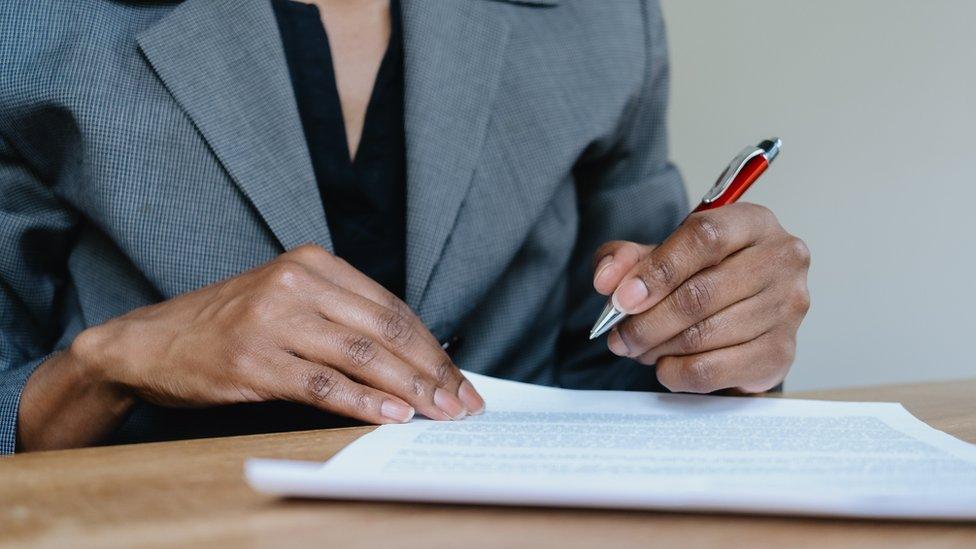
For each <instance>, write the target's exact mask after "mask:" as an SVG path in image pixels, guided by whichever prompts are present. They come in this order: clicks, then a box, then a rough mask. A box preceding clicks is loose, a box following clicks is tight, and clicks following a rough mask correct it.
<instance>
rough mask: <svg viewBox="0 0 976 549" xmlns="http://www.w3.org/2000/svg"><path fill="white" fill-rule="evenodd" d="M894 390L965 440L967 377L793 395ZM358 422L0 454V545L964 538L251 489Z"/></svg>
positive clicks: (882, 395) (336, 443)
mask: <svg viewBox="0 0 976 549" xmlns="http://www.w3.org/2000/svg"><path fill="white" fill-rule="evenodd" d="M788 396H794V397H803V398H820V399H828V400H877V401H897V402H902V403H903V404H905V406H906V407H907V408H908V409H909V410H911V411H912V413H914V414H915V415H917V416H918V417H919V418H921V419H923V420H925V421H926V422H928V423H929V424H931V425H933V426H934V427H936V428H938V429H942V430H944V431H947V432H949V433H952V434H953V435H955V436H957V437H960V438H962V439H965V440H968V441H970V442H976V380H971V381H963V382H951V383H933V384H920V385H900V386H889V387H879V388H870V389H851V390H842V391H823V392H815V393H794V394H790V395H788ZM368 431H369V428H365V427H364V428H352V429H337V430H332V431H309V432H302V433H290V434H276V435H258V436H246V437H231V438H223V439H207V440H195V441H185V442H168V443H160V444H144V445H135V446H116V447H106V448H91V449H84V450H69V451H61V452H44V453H38V454H26V455H19V456H14V457H9V458H3V459H0V544H12V545H13V544H38V545H48V546H59V547H84V546H99V547H105V546H109V547H137V546H138V547H145V546H187V545H204V544H206V545H208V546H214V545H216V546H275V547H284V546H292V545H296V544H306V543H307V544H315V545H317V546H322V547H329V548H338V547H370V548H374V547H393V546H406V547H423V548H425V549H429V548H431V547H464V548H465V549H468V548H470V547H513V546H527V547H558V548H560V549H564V548H570V547H594V546H600V547H604V548H610V547H620V546H642V547H646V546H649V545H656V544H659V545H663V546H674V547H704V546H725V547H729V546H733V547H750V548H751V547H755V546H771V547H807V546H809V547H812V546H816V547H822V546H841V545H842V546H846V547H896V546H905V547H907V546H918V547H922V546H924V547H950V546H953V547H957V546H966V547H976V524H928V523H911V522H870V521H855V520H825V519H800V518H775V517H754V516H735V515H693V514H672V513H654V512H618V511H589V510H554V509H528V508H502V507H475V506H470V507H468V506H445V505H419V504H389V503H350V502H329V501H283V500H276V499H274V498H270V497H267V496H263V495H260V494H256V493H254V492H252V491H251V490H250V489H249V488H248V487H247V486H246V485H245V484H244V480H243V476H242V464H243V461H244V459H245V458H247V457H254V456H256V457H276V458H293V459H310V460H324V459H325V458H328V457H329V456H331V455H333V454H334V453H335V452H336V451H338V450H339V449H340V448H342V447H343V446H344V445H346V444H348V443H350V442H351V441H353V440H355V439H356V438H357V437H359V436H361V435H363V434H364V433H367V432H368Z"/></svg>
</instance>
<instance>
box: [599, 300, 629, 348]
mask: <svg viewBox="0 0 976 549" xmlns="http://www.w3.org/2000/svg"><path fill="white" fill-rule="evenodd" d="M626 317H627V315H625V314H624V313H622V312H620V311H618V310H617V309H616V308H615V307H614V306H613V303H612V302H610V301H608V302H607V304H606V306H605V307H603V312H601V313H600V318H598V319H597V320H596V324H594V325H593V328H591V329H590V339H591V340H592V339H596V338H598V337H600V336H602V335H603V334H605V333H607V332H609V331H610V329H611V328H613V327H614V326H616V325H617V324H619V323H620V321H621V320H623V319H624V318H626Z"/></svg>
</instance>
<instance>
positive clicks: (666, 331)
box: [607, 251, 770, 357]
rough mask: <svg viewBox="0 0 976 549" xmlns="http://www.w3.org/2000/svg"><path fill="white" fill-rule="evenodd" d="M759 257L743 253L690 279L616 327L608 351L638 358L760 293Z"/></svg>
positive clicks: (762, 273)
mask: <svg viewBox="0 0 976 549" xmlns="http://www.w3.org/2000/svg"><path fill="white" fill-rule="evenodd" d="M759 257H760V254H759V253H758V252H748V251H744V252H742V253H740V254H736V255H734V256H732V257H730V258H728V259H727V260H726V261H724V262H723V263H722V264H720V265H717V266H715V267H709V268H707V269H705V270H703V271H701V272H699V273H697V274H694V275H692V276H691V278H689V279H688V280H686V281H684V282H683V283H681V284H680V285H679V286H678V287H677V288H675V289H674V291H672V292H671V293H670V294H668V295H667V296H666V297H665V298H664V299H663V300H661V301H659V302H658V303H657V304H655V305H654V306H653V307H651V308H650V310H647V311H645V312H643V313H639V314H636V315H633V316H630V317H628V318H627V319H626V320H625V321H623V322H622V323H621V324H620V325H619V326H617V327H616V329H615V330H614V331H613V332H612V333H611V334H610V336H609V337H608V338H607V345H608V346H609V347H610V350H611V351H613V352H614V353H615V354H618V355H621V356H629V357H637V356H640V355H642V354H644V353H646V352H647V351H648V350H650V349H651V348H653V347H656V346H658V345H660V344H662V343H664V342H665V341H667V340H669V339H671V338H673V337H675V336H676V335H678V334H680V333H681V332H682V331H684V330H687V329H688V328H690V327H692V326H695V325H696V324H698V323H699V322H701V321H703V320H705V319H706V318H708V317H710V316H712V315H714V314H716V313H718V312H719V311H721V310H723V309H725V308H726V307H729V306H731V305H733V304H734V303H737V302H739V301H742V300H744V299H748V298H750V297H753V296H755V295H756V294H758V293H760V292H761V291H762V290H763V289H764V288H766V287H767V286H768V285H769V280H768V279H769V277H770V275H769V274H768V273H766V272H765V271H764V270H763V269H762V262H761V261H757V259H758V258H759ZM767 328H768V326H767ZM763 331H765V330H763Z"/></svg>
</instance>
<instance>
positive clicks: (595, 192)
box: [557, 0, 688, 391]
mask: <svg viewBox="0 0 976 549" xmlns="http://www.w3.org/2000/svg"><path fill="white" fill-rule="evenodd" d="M642 9H643V18H644V30H645V36H644V38H645V51H646V56H645V68H644V79H643V84H642V86H641V89H640V91H639V93H638V94H637V96H636V97H635V98H634V99H633V100H632V102H631V104H630V105H629V107H628V109H627V110H626V112H625V113H624V115H623V117H622V122H621V128H620V132H619V133H618V136H617V138H616V140H615V142H613V143H612V144H610V146H609V147H607V150H606V151H604V152H601V153H600V154H594V155H593V157H592V158H584V159H582V160H581V161H580V163H579V164H578V166H577V168H576V170H575V182H576V187H577V196H578V197H579V204H580V205H579V208H580V229H579V237H578V239H577V243H576V248H575V250H574V254H573V260H572V261H571V262H570V269H571V271H570V284H569V290H568V291H569V294H570V295H569V296H568V300H567V303H569V310H568V314H567V316H566V321H565V323H564V326H563V330H562V332H561V335H560V339H559V348H558V352H557V356H558V369H559V370H558V381H559V383H560V384H561V385H563V386H567V387H581V388H606V389H634V390H659V391H663V390H665V389H664V388H663V387H662V386H661V385H660V384H659V383H658V382H657V378H656V376H655V374H654V369H653V368H652V367H648V366H644V365H641V364H638V363H637V362H635V361H632V360H630V359H627V358H620V357H617V356H615V355H613V354H612V353H610V352H609V351H608V350H607V346H606V338H605V337H601V338H598V339H596V340H594V341H588V335H589V329H590V327H591V326H592V324H593V322H594V321H595V320H596V318H597V316H598V315H599V313H600V311H601V310H602V308H603V306H604V304H605V303H606V298H605V297H603V296H601V295H599V294H597V292H596V291H595V290H594V289H593V282H592V280H593V272H592V268H593V267H592V265H593V254H594V253H596V250H597V248H598V247H599V246H600V245H601V244H603V243H604V242H607V241H609V240H630V241H635V242H641V243H659V242H661V241H663V240H664V239H665V238H666V237H667V236H668V235H669V234H670V233H671V232H672V231H673V230H674V228H675V227H676V226H677V225H678V224H679V223H680V222H681V220H682V219H683V217H684V215H685V214H686V213H687V211H688V200H687V195H686V192H685V188H684V184H683V183H682V180H681V176H680V174H679V173H678V170H677V169H676V168H675V166H674V165H673V164H671V162H670V161H669V159H668V143H667V137H668V136H667V127H666V117H667V107H668V92H669V90H668V87H669V66H668V52H667V40H666V37H665V30H664V23H663V19H662V17H661V10H660V6H659V4H658V2H657V1H656V0H650V1H647V2H643V3H642Z"/></svg>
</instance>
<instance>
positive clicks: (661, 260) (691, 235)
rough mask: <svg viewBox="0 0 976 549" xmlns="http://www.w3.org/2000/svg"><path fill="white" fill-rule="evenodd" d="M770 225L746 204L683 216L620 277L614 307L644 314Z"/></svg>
mask: <svg viewBox="0 0 976 549" xmlns="http://www.w3.org/2000/svg"><path fill="white" fill-rule="evenodd" d="M776 223H777V222H776V220H775V217H773V215H772V214H771V213H769V210H767V209H766V208H763V207H761V206H756V205H754V204H746V203H739V204H730V205H728V206H725V207H722V208H716V209H714V210H709V211H706V212H698V213H695V214H692V215H690V216H688V219H686V220H685V221H684V223H682V224H681V226H680V227H678V229H677V230H676V231H675V232H674V233H673V234H672V235H671V236H669V237H668V239H667V240H665V241H664V242H663V243H662V244H661V245H660V246H658V247H657V248H655V249H654V251H652V252H651V253H650V254H649V255H648V256H647V257H646V258H644V259H643V260H641V262H640V263H638V264H637V265H636V266H634V268H633V269H631V270H630V272H629V273H628V274H627V275H625V276H624V279H623V281H622V282H621V283H620V285H619V286H618V287H617V289H616V290H614V293H613V304H614V306H615V307H616V308H617V309H618V310H620V311H623V312H625V313H627V314H631V315H633V314H637V313H641V312H644V311H646V310H647V309H649V308H650V307H652V306H653V305H654V304H656V303H657V302H659V301H660V300H662V299H664V297H665V296H667V295H668V294H670V293H671V292H673V291H674V289H675V288H677V287H678V286H679V285H680V284H682V283H683V282H684V281H686V280H688V278H690V277H691V276H692V275H693V274H695V273H697V272H699V271H701V270H702V269H705V268H708V267H711V266H713V265H717V264H719V263H720V262H721V261H722V260H723V259H725V258H726V257H728V256H730V255H732V254H733V253H735V252H738V251H739V250H741V249H743V248H746V247H748V246H751V245H752V244H754V243H756V242H757V241H758V240H759V239H760V238H761V237H762V235H763V234H765V233H766V232H768V231H769V230H770V227H772V226H773V224H776Z"/></svg>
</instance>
